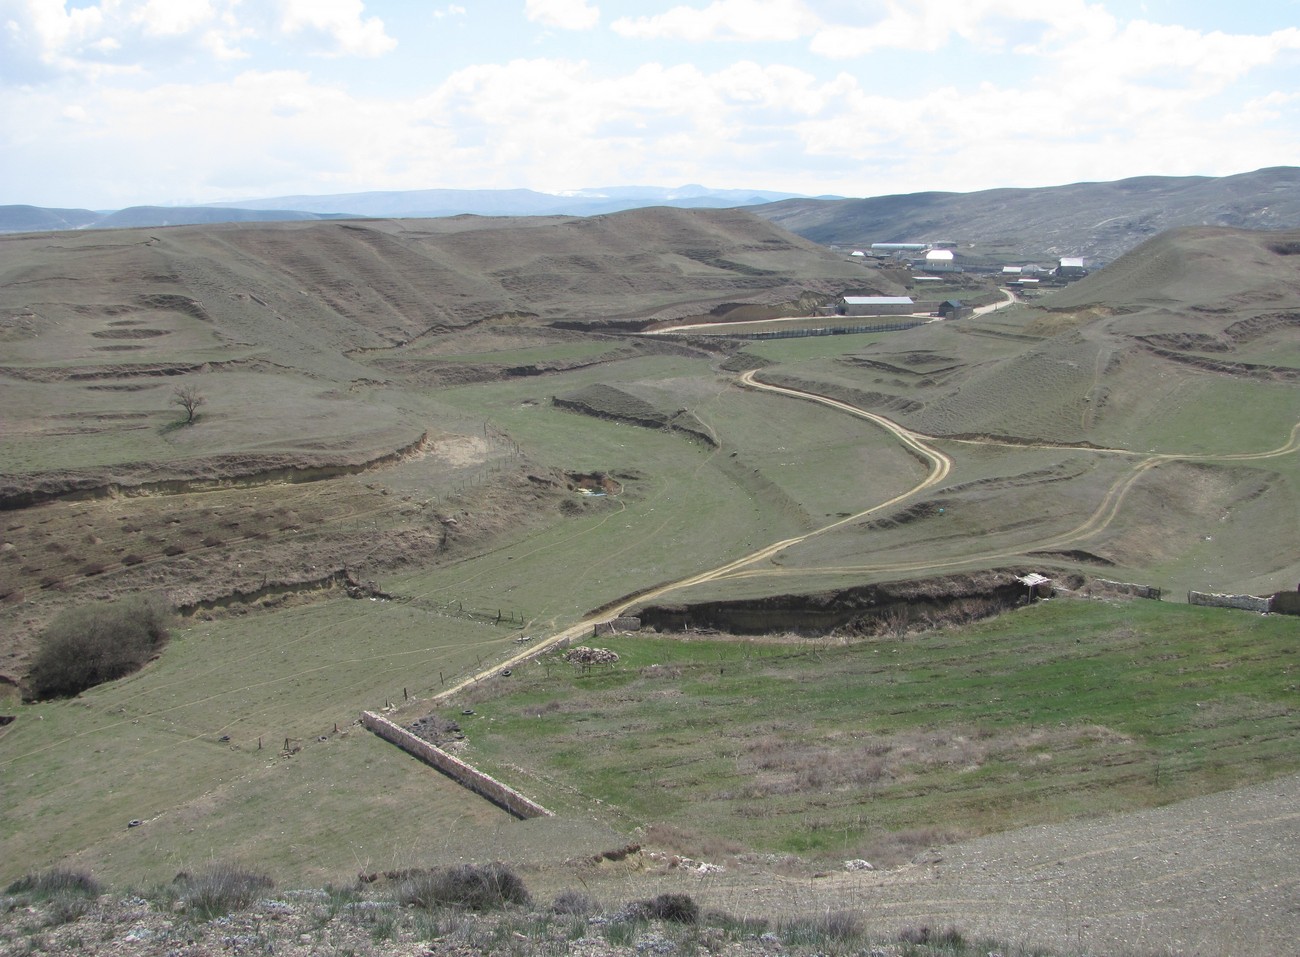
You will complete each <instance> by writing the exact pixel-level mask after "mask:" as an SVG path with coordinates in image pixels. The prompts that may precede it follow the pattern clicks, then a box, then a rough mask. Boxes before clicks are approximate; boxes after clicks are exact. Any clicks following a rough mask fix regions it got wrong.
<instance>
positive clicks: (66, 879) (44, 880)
mask: <svg viewBox="0 0 1300 957" xmlns="http://www.w3.org/2000/svg"><path fill="white" fill-rule="evenodd" d="M102 892H103V888H102V887H100V884H99V881H97V880H95V879H94V878H93V877H91V876H90V875H89V874H88V873H86V872H85V871H74V870H70V869H68V868H62V867H55V868H51V869H50V870H48V871H40V872H39V873H36V874H26V875H24V876H22V877H20V878H18V880H16V881H14V882H13V883H12V884H10V885H9V886H8V887H7V888H5V893H6V894H25V895H27V896H28V897H31V898H32V899H34V900H45V899H46V898H50V897H55V896H58V895H63V894H76V895H79V896H81V897H98V896H99V895H100V894H101V893H102Z"/></svg>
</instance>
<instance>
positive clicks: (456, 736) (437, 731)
mask: <svg viewBox="0 0 1300 957" xmlns="http://www.w3.org/2000/svg"><path fill="white" fill-rule="evenodd" d="M406 730H408V731H410V732H411V733H412V734H414V735H415V736H416V737H417V738H422V739H424V740H425V741H428V742H429V743H430V744H432V745H434V746H435V747H441V746H442V745H444V744H447V743H448V742H451V741H464V740H465V732H464V731H462V730H461V729H460V725H459V724H457V723H456V722H455V721H452V720H450V719H448V718H444V717H442V716H441V715H438V714H426V715H425V716H424V717H423V718H418V719H417V720H415V721H413V722H412V723H411V724H409V725H407V726H406Z"/></svg>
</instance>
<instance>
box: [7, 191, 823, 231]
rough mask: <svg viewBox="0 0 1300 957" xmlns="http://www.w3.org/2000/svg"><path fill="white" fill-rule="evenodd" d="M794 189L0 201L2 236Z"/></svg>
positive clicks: (693, 204) (572, 209)
mask: <svg viewBox="0 0 1300 957" xmlns="http://www.w3.org/2000/svg"><path fill="white" fill-rule="evenodd" d="M802 198H807V197H802V196H800V194H798V193H778V192H772V191H770V190H761V189H709V188H708V187H705V186H682V187H679V188H676V189H665V188H661V187H657V186H614V187H608V188H602V189H580V190H574V191H573V192H571V193H565V194H563V195H560V194H554V193H539V192H535V191H534V190H531V189H417V190H398V191H381V192H370V193H339V194H336V195H330V196H276V197H270V198H264V199H250V200H243V201H240V202H237V203H209V204H204V205H201V206H131V207H128V208H126V209H119V210H111V211H95V210H90V209H49V208H45V207H40V206H0V233H26V232H44V231H47V230H58V229H120V228H133V227H145V226H197V225H203V224H206V223H242V222H293V221H300V220H309V219H341V218H366V219H373V218H380V219H433V218H439V217H443V216H462V215H466V214H469V215H474V216H597V215H600V214H602V213H617V212H621V211H623V210H627V209H640V208H643V207H647V206H675V207H678V208H681V209H731V208H734V207H739V206H754V205H758V204H762V203H771V202H776V201H779V200H785V199H802Z"/></svg>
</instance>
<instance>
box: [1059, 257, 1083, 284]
mask: <svg viewBox="0 0 1300 957" xmlns="http://www.w3.org/2000/svg"><path fill="white" fill-rule="evenodd" d="M1056 275H1057V276H1059V277H1060V278H1062V279H1079V278H1081V277H1083V276H1086V275H1088V270H1087V269H1086V268H1085V267H1084V265H1083V260H1082V259H1080V258H1079V257H1078V256H1064V257H1062V259H1061V264H1060V265H1059V266H1057V267H1056Z"/></svg>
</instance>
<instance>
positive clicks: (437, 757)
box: [361, 711, 552, 819]
mask: <svg viewBox="0 0 1300 957" xmlns="http://www.w3.org/2000/svg"><path fill="white" fill-rule="evenodd" d="M361 723H362V724H363V725H365V726H366V727H367V728H369V729H370V730H371V731H373V732H374V733H375V734H377V735H379V736H380V737H381V738H383V739H384V740H385V741H388V742H390V743H392V744H395V745H397V746H398V747H399V748H401V749H402V750H403V751H405V752H407V753H408V754H412V755H414V756H415V757H417V758H419V759H420V760H421V761H424V762H426V763H427V764H431V765H432V766H433V767H435V768H437V769H438V770H439V771H441V772H442V773H443V774H445V775H447V776H448V777H449V778H451V779H452V780H453V781H455V782H457V783H458V784H462V785H464V786H465V787H467V788H469V789H470V790H471V791H473V792H474V793H475V794H478V795H480V796H482V797H485V798H487V799H488V800H489V801H491V802H492V803H493V804H495V805H497V807H500V808H502V809H504V810H506V811H508V812H510V813H511V814H513V815H514V816H515V817H518V818H523V819H527V818H532V817H551V816H552V814H551V812H550V811H548V810H546V808H544V807H542V806H541V805H540V804H538V803H537V802H536V801H532V800H530V799H528V798H526V797H524V796H523V795H522V794H520V793H519V792H518V791H516V790H515V789H514V788H512V787H509V786H508V785H505V784H502V783H501V782H500V781H498V780H497V779H496V778H494V777H492V776H490V775H487V774H484V773H483V772H482V771H480V770H479V769H478V768H476V767H474V766H473V765H469V764H466V763H465V762H464V761H462V760H461V759H460V758H457V757H455V756H453V755H451V754H448V753H447V752H446V751H444V750H442V748H439V747H437V746H435V745H432V744H430V743H429V742H428V741H425V740H424V739H423V738H419V737H416V736H415V735H414V734H412V733H411V732H410V731H407V730H406V729H405V728H403V727H402V726H401V725H398V724H394V723H393V722H392V721H389V720H388V719H387V718H385V717H383V716H382V715H377V714H375V713H374V712H373V711H363V712H361Z"/></svg>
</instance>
